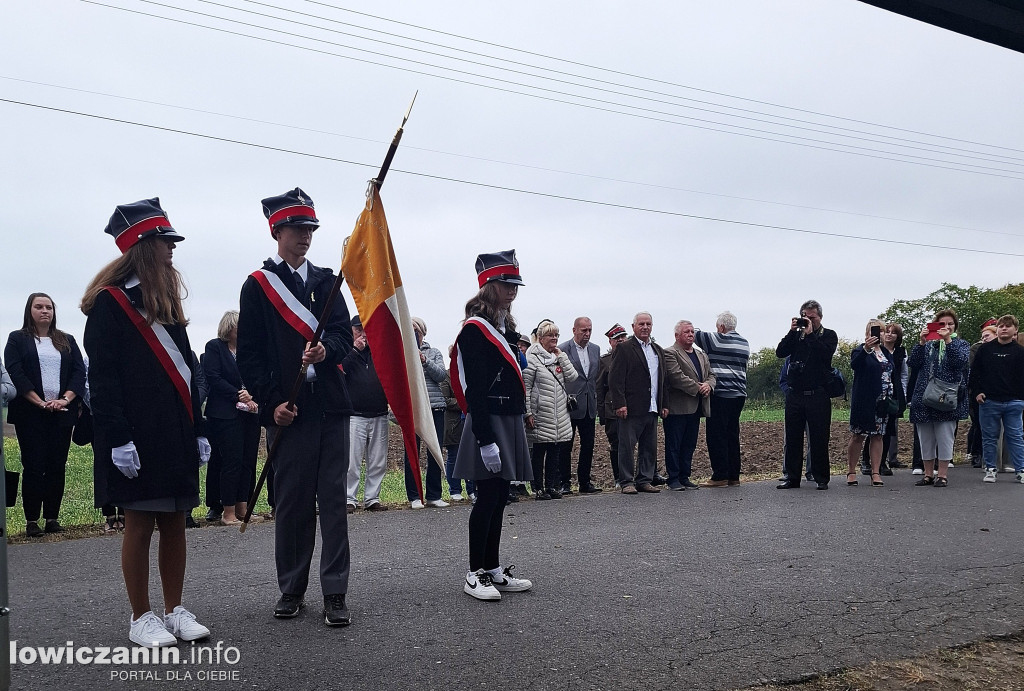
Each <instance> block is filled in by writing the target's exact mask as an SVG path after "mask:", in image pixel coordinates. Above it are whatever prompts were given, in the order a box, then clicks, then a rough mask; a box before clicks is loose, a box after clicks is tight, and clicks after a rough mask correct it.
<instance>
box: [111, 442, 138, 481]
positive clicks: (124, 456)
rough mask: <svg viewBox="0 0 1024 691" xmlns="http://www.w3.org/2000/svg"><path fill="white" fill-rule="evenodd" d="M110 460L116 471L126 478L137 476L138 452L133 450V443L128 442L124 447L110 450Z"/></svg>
mask: <svg viewBox="0 0 1024 691" xmlns="http://www.w3.org/2000/svg"><path fill="white" fill-rule="evenodd" d="M110 458H111V460H113V461H114V465H116V466H117V469H118V470H120V471H121V472H122V473H124V476H125V477H127V478H133V477H138V476H139V468H140V467H141V466H140V465H139V452H138V451H136V450H135V442H133V441H130V442H128V443H127V444H125V445H124V446H119V447H117V448H116V449H111V451H110Z"/></svg>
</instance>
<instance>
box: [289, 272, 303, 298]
mask: <svg viewBox="0 0 1024 691" xmlns="http://www.w3.org/2000/svg"><path fill="white" fill-rule="evenodd" d="M292 278H293V279H294V280H295V297H297V298H299V300H302V298H303V295H302V294H303V293H304V292H306V283H305V281H303V280H302V276H301V275H300V274H299V272H298V271H293V272H292Z"/></svg>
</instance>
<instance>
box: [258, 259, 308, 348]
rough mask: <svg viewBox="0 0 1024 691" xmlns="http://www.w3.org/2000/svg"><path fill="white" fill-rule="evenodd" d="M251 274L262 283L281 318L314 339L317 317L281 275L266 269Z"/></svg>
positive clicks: (265, 293)
mask: <svg viewBox="0 0 1024 691" xmlns="http://www.w3.org/2000/svg"><path fill="white" fill-rule="evenodd" d="M250 276H252V277H253V278H255V279H256V282H257V283H259V284H260V288H262V289H263V294H264V295H266V296H267V299H268V300H270V304H271V305H273V306H274V309H276V310H277V313H278V314H280V315H281V318H282V319H284V320H285V322H287V323H288V325H289V326H291V327H292V328H293V329H295V330H296V331H298V332H299V334H300V335H301V336H302V337H303V338H304V339H306V341H312V340H313V334H314V332H316V327H317V319H316V317H314V316H313V313H312V312H310V311H309V310H308V309H306V306H305V305H303V304H302V303H301V302H299V300H298V299H297V298H296V297H295V296H294V295H292V291H290V290H288V287H287V286H286V285H285V284H284V282H283V281H282V280H281V278H280V276H278V275H277V274H275V273H274V272H273V271H268V270H266V269H258V270H256V271H253V272H252V273H251V274H250Z"/></svg>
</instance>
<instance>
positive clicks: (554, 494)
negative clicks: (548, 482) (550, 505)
mask: <svg viewBox="0 0 1024 691" xmlns="http://www.w3.org/2000/svg"><path fill="white" fill-rule="evenodd" d="M548 498H549V499H561V498H562V493H561V492H559V491H558V490H557V489H554V488H551V489H549V490H548Z"/></svg>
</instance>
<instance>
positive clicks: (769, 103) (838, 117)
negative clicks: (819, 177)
mask: <svg viewBox="0 0 1024 691" xmlns="http://www.w3.org/2000/svg"><path fill="white" fill-rule="evenodd" d="M305 1H306V2H308V3H310V4H311V5H320V6H322V7H329V8H331V9H334V10H338V11H340V12H348V13H350V14H356V15H359V16H362V17H369V18H371V19H378V20H380V21H383V22H389V23H392V24H398V25H400V26H407V27H410V28H413V29H419V30H421V31H427V32H430V33H436V34H440V35H442V36H449V37H451V38H458V39H460V40H463V41H470V42H473V43H479V44H481V45H486V46H491V47H493V48H501V49H502V50H510V51H513V52H516V53H522V54H524V55H532V56H534V57H539V58H544V59H546V60H554V61H556V62H561V63H564V64H567V65H575V66H577V67H585V68H587V69H592V70H598V71H601V72H607V73H609V74H617V75H620V76H624V77H631V78H634V79H642V80H644V81H648V82H651V83H654V84H663V85H665V86H674V87H677V88H680V89H687V90H690V91H696V92H698V93H704V94H710V95H713V96H722V97H725V98H732V99H736V100H738V101H745V102H747V103H757V104H759V105H765V106H771V107H773V108H782V109H784V110H790V111H793V112H797V113H805V114H807V115H816V116H819V117H825V118H833V119H836V120H843V121H845V122H854V123H857V124H860V125H869V126H871V127H883V128H886V129H891V130H895V131H897V132H906V133H908V134H918V135H922V136H925V137H933V138H936V139H946V140H948V141H954V142H960V143H962V144H972V145H975V146H986V147H989V148H993V149H1001V150H1003V151H1013V152H1016V153H1024V150H1022V149H1015V148H1011V147H1007V146H1000V145H998V144H987V143H985V142H977V141H972V140H970V139H960V138H957V137H948V136H945V135H941V134H931V133H929V132H921V131H918V130H912V129H906V128H902V127H896V126H893V125H884V124H880V123H876V122H871V121H868V120H858V119H856V118H848V117H843V116H841V115H832V114H830V113H823V112H820V111H815V110H808V109H805V108H796V107H793V106H787V105H783V104H781V103H773V102H772V101H764V100H759V99H756V98H747V97H744V96H737V95H735V94H729V93H725V92H722V91H713V90H711V89H702V88H700V87H696V86H690V85H688V84H680V83H678V82H671V81H666V80H663V79H656V78H654V77H647V76H644V75H641V74H633V73H631V72H623V71H620V70H615V69H611V68H607V67H600V66H597V65H591V64H588V63H585V62H577V61H575V60H568V59H565V58H560V57H557V56H553V55H547V54H545V53H538V52H534V51H530V50H526V49H523V48H515V47H513V46H507V45H503V44H501V43H494V42H491V41H484V40H482V39H477V38H473V37H471V36H463V35H461V34H455V33H450V32H447V31H442V30H440V29H432V28H430V27H426V26H421V25H419V24H412V23H409V22H403V21H400V20H397V19H390V18H388V17H382V16H380V15H376V14H370V13H368V12H360V11H358V10H353V9H349V8H347V7H341V6H339V5H332V4H331V3H328V2H321V1H319V0H305Z"/></svg>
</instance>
